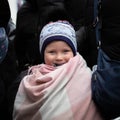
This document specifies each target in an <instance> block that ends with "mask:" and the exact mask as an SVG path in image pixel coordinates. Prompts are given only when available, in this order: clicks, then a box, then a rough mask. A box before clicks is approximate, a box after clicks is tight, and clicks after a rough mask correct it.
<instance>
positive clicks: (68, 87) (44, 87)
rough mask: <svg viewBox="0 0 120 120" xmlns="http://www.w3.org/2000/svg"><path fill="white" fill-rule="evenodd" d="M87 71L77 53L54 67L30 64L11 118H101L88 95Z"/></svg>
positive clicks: (89, 80) (33, 119)
mask: <svg viewBox="0 0 120 120" xmlns="http://www.w3.org/2000/svg"><path fill="white" fill-rule="evenodd" d="M91 74H92V73H91V70H90V69H89V68H88V67H87V65H86V62H85V61H84V59H83V58H82V56H81V55H80V54H77V55H76V56H75V57H73V58H71V59H70V60H69V62H68V63H66V64H64V65H61V66H58V67H54V66H49V65H45V64H41V65H36V66H33V67H31V68H30V69H29V73H28V75H27V76H25V77H24V78H23V80H22V81H21V83H20V86H19V89H18V92H17V95H16V99H15V103H14V111H13V120H102V118H101V116H100V114H99V112H98V111H97V109H96V107H95V105H94V103H93V101H92V98H91V96H92V95H91Z"/></svg>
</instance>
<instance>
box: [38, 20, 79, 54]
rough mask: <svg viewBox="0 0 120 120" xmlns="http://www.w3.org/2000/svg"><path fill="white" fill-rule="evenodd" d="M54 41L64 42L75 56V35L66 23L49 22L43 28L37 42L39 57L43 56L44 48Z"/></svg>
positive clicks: (70, 26)
mask: <svg viewBox="0 0 120 120" xmlns="http://www.w3.org/2000/svg"><path fill="white" fill-rule="evenodd" d="M54 40H61V41H65V42H66V43H67V44H68V45H69V46H70V47H71V49H72V51H73V53H74V55H76V52H77V42H76V34H75V30H74V28H73V27H72V25H71V24H70V23H69V22H68V21H57V22H51V23H49V24H47V25H45V26H44V27H43V29H42V30H41V34H40V42H39V45H40V53H41V55H43V54H44V50H45V47H46V46H47V45H48V44H49V43H50V42H52V41H54Z"/></svg>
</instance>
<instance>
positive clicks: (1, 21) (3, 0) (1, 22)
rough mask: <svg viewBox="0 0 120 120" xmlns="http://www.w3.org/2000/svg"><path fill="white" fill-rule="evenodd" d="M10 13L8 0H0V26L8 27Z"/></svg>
mask: <svg viewBox="0 0 120 120" xmlns="http://www.w3.org/2000/svg"><path fill="white" fill-rule="evenodd" d="M10 15H11V14H10V7H9V3H8V0H0V27H5V28H6V27H7V24H8V21H9V19H10Z"/></svg>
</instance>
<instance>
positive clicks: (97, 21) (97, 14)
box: [93, 0, 102, 47]
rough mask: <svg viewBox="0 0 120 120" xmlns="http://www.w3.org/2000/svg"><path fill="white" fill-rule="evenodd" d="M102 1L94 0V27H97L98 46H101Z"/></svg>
mask: <svg viewBox="0 0 120 120" xmlns="http://www.w3.org/2000/svg"><path fill="white" fill-rule="evenodd" d="M101 2H102V0H94V21H93V27H94V28H95V35H96V42H97V46H98V47H100V45H101V28H102V19H101Z"/></svg>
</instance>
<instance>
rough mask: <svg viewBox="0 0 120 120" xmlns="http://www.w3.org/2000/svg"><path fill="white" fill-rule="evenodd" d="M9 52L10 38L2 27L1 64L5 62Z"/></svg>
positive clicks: (0, 40) (0, 32) (0, 36)
mask: <svg viewBox="0 0 120 120" xmlns="http://www.w3.org/2000/svg"><path fill="white" fill-rule="evenodd" d="M7 51H8V38H7V36H6V32H5V29H4V28H3V27H0V63H1V62H2V61H3V60H4V58H5V56H6V54H7Z"/></svg>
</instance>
